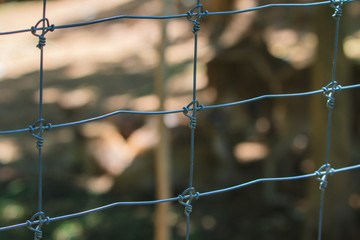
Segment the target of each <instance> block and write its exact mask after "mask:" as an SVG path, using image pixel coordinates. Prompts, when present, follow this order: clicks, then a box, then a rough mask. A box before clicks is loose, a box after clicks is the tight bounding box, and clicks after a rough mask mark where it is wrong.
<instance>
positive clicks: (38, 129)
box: [0, 0, 360, 240]
mask: <svg viewBox="0 0 360 240" xmlns="http://www.w3.org/2000/svg"><path fill="white" fill-rule="evenodd" d="M355 1H359V0H330V1H321V2H311V3H284V4H267V5H261V6H258V7H254V8H249V9H242V10H237V11H226V12H208V11H206V10H204V7H203V5H202V4H201V0H196V4H195V6H194V7H193V8H192V9H191V10H190V11H189V12H187V13H186V14H179V15H167V16H131V15H120V16H114V17H108V18H103V19H98V20H94V21H89V22H83V23H77V24H68V25H59V26H55V25H50V21H49V20H48V19H47V18H46V0H43V14H42V19H41V20H40V21H39V22H38V23H37V24H36V25H35V26H33V27H31V28H30V29H23V30H17V31H10V32H2V33H0V35H10V34H19V33H25V32H31V33H32V34H33V35H34V36H36V37H38V38H39V44H38V45H37V47H38V48H39V49H40V70H39V72H40V81H39V92H40V93H39V116H38V120H37V121H36V122H35V123H34V124H33V125H31V126H29V128H22V129H16V130H4V131H0V134H16V133H22V132H30V134H31V135H32V136H33V137H35V139H36V147H37V148H38V165H39V169H38V172H39V173H38V177H39V179H38V212H37V213H35V214H34V215H33V216H32V218H31V219H30V220H28V221H26V222H25V223H20V224H15V225H10V226H4V227H0V231H6V230H11V229H17V228H21V227H27V228H28V229H30V230H31V231H33V232H34V238H35V240H40V239H41V238H42V231H41V227H42V226H43V224H48V223H50V222H54V221H61V220H66V219H69V218H76V217H81V216H83V215H87V214H91V213H94V212H98V211H103V210H106V209H109V208H113V207H118V206H124V205H154V204H161V203H165V202H174V201H178V202H179V203H180V204H181V205H182V206H184V207H185V210H184V212H185V215H186V221H187V230H186V239H190V214H191V212H192V201H193V200H195V199H199V198H200V197H207V196H211V195H215V194H223V193H226V192H229V191H233V190H238V189H242V188H244V187H247V186H250V185H253V184H256V183H260V182H279V181H292V180H302V179H306V178H313V177H317V179H318V180H319V181H320V189H321V196H320V198H321V200H320V211H319V223H318V240H321V232H322V221H323V209H324V201H325V189H326V186H327V178H328V176H330V175H332V174H335V173H339V172H344V171H350V170H357V169H359V168H360V164H358V165H353V166H349V167H344V168H339V169H332V168H331V166H330V161H329V157H330V136H331V122H332V114H333V106H334V101H335V98H334V95H335V93H338V92H339V91H340V90H349V89H354V88H359V87H360V84H353V85H348V86H340V85H338V84H337V82H336V81H335V75H336V65H337V49H338V38H339V26H340V25H339V21H340V17H341V13H342V9H341V7H342V5H343V4H344V3H347V2H355ZM325 4H330V5H331V6H332V7H333V8H334V10H335V13H334V15H333V17H334V18H335V19H336V34H335V47H334V57H333V61H334V62H333V76H332V80H331V82H330V83H329V84H328V85H327V86H325V87H324V88H323V89H321V90H314V91H309V92H301V93H287V94H270V95H262V96H257V97H254V98H250V99H245V100H240V101H236V102H230V103H223V104H218V105H210V106H203V105H200V104H199V102H198V100H197V90H196V84H197V72H198V71H197V61H198V60H197V58H198V57H197V51H198V32H199V31H200V25H201V19H202V18H205V17H207V16H213V15H224V14H240V13H244V12H250V11H258V10H262V9H265V8H273V7H314V6H319V5H325ZM125 18H128V19H148V20H162V19H170V18H172V19H173V18H187V20H189V21H190V22H192V23H193V29H192V31H193V34H194V58H193V79H192V81H193V89H192V95H193V99H192V102H191V103H189V104H188V105H187V106H186V107H183V109H179V110H172V111H130V110H118V111H114V112H111V113H107V114H104V115H100V116H96V117H93V118H88V119H84V120H79V121H74V122H69V123H60V124H54V125H52V124H49V123H47V122H46V121H45V119H43V108H42V107H43V85H44V76H43V74H44V70H43V69H44V67H43V66H44V46H45V45H46V37H45V35H46V34H47V33H48V32H49V31H50V32H52V31H54V30H58V29H65V28H76V27H82V26H86V25H92V24H98V23H103V22H107V21H114V20H119V19H125ZM37 31H41V34H38V33H37ZM320 93H323V94H324V95H325V96H326V98H327V103H328V107H329V116H328V132H327V133H328V136H327V146H326V159H325V164H324V165H323V166H322V167H320V168H319V170H317V171H315V172H314V173H310V174H305V175H299V176H290V177H275V178H260V179H255V180H252V181H249V182H245V183H242V184H239V185H235V186H231V187H227V188H222V189H218V190H213V191H208V192H203V193H199V192H196V191H195V188H194V161H195V159H194V154H195V129H196V124H197V118H196V114H197V112H199V111H202V110H207V109H213V108H224V107H232V106H237V105H241V104H246V103H250V102H255V101H260V100H263V99H268V98H270V99H271V98H288V97H302V96H309V95H314V94H320ZM190 112H191V113H190ZM176 113H183V114H184V115H185V116H187V117H188V118H189V127H190V135H191V136H190V165H189V184H188V188H187V189H186V190H185V191H184V192H183V193H182V194H180V195H179V196H178V197H173V198H168V199H161V200H153V201H134V202H115V203H111V204H107V205H104V206H100V207H97V208H93V209H89V210H84V211H81V212H76V213H72V214H67V215H62V216H58V217H47V216H46V215H45V213H44V212H43V211H42V205H43V203H42V185H43V179H42V173H43V169H42V165H43V164H42V161H43V160H42V146H43V143H44V138H43V133H44V132H45V131H47V130H50V129H52V128H61V127H70V126H74V125H79V124H85V123H89V122H93V121H98V120H101V119H104V118H107V117H110V116H114V115H117V114H142V115H160V114H176Z"/></svg>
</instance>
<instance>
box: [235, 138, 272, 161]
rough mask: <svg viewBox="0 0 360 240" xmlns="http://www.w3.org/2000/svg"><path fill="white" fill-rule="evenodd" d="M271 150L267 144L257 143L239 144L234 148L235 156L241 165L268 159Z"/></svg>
mask: <svg viewBox="0 0 360 240" xmlns="http://www.w3.org/2000/svg"><path fill="white" fill-rule="evenodd" d="M268 153H269V149H268V147H267V146H266V145H265V144H262V143H256V142H244V143H238V144H236V145H235V147H234V156H235V157H236V160H237V161H238V162H239V163H250V162H254V161H258V160H262V159H264V158H266V156H267V155H268Z"/></svg>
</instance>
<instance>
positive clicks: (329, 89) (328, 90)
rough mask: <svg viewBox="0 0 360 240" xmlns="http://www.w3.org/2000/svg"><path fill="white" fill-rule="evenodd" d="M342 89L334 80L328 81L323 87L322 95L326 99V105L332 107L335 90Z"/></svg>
mask: <svg viewBox="0 0 360 240" xmlns="http://www.w3.org/2000/svg"><path fill="white" fill-rule="evenodd" d="M341 89H342V87H341V85H338V84H337V82H336V81H334V82H331V83H329V84H328V85H327V86H326V87H323V89H322V90H323V93H324V96H325V97H326V98H327V99H328V100H327V107H328V108H330V109H333V108H334V106H335V98H334V95H335V92H338V91H340V90H341Z"/></svg>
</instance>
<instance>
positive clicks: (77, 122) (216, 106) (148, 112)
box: [0, 84, 360, 135]
mask: <svg viewBox="0 0 360 240" xmlns="http://www.w3.org/2000/svg"><path fill="white" fill-rule="evenodd" d="M355 88H360V84H353V85H348V86H342V87H341V90H349V89H355ZM331 90H332V89H331V88H330V89H328V91H331ZM323 92H324V90H323V89H322V90H315V91H309V92H301V93H285V94H269V95H262V96H258V97H254V98H249V99H245V100H241V101H236V102H230V103H224V104H217V105H209V106H203V110H205V109H213V108H223V107H232V106H236V105H241V104H245V103H249V102H255V101H260V100H263V99H269V98H270V99H271V98H287V97H302V96H309V95H314V94H319V93H323ZM188 110H190V111H192V110H193V109H192V108H190V109H188ZM184 111H185V110H184V109H178V110H170V111H130V110H117V111H114V112H111V113H107V114H104V115H100V116H97V117H93V118H88V119H84V120H79V121H75V122H69V123H61V124H54V125H51V128H61V127H69V126H74V125H79V124H85V123H89V122H94V121H98V120H101V119H105V118H108V117H111V116H114V115H118V114H141V115H166V114H175V113H184ZM34 129H35V130H36V129H37V128H34ZM27 131H29V128H22V129H16V130H4V131H0V135H1V134H14V133H22V132H27Z"/></svg>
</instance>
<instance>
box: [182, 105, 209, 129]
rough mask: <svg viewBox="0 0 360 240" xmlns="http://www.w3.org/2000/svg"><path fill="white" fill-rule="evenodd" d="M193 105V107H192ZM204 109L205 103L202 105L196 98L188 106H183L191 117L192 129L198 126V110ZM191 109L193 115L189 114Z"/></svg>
mask: <svg viewBox="0 0 360 240" xmlns="http://www.w3.org/2000/svg"><path fill="white" fill-rule="evenodd" d="M191 106H192V107H191ZM203 109H204V105H202V104H201V105H200V104H199V101H197V100H194V101H192V102H191V103H189V104H188V105H187V106H186V107H183V113H184V115H185V116H187V117H188V118H189V119H190V123H189V127H190V129H195V128H196V124H197V122H196V112H197V111H202V110H203ZM189 111H192V115H190V114H189Z"/></svg>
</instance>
